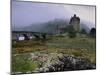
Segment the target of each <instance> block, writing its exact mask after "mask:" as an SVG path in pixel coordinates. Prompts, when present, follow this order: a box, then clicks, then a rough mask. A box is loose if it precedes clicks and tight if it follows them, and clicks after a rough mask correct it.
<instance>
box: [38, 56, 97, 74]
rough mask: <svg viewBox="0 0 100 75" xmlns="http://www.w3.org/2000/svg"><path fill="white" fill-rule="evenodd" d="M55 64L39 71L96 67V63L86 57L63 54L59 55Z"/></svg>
mask: <svg viewBox="0 0 100 75" xmlns="http://www.w3.org/2000/svg"><path fill="white" fill-rule="evenodd" d="M56 61H57V62H55V61H53V62H55V64H54V63H53V64H51V63H52V62H51V63H50V62H49V63H50V64H49V66H48V67H46V66H45V68H40V70H39V72H57V71H72V70H88V69H95V68H96V66H95V64H92V63H90V62H89V61H88V60H86V59H82V58H78V57H74V56H63V57H62V58H59V57H58V60H56Z"/></svg>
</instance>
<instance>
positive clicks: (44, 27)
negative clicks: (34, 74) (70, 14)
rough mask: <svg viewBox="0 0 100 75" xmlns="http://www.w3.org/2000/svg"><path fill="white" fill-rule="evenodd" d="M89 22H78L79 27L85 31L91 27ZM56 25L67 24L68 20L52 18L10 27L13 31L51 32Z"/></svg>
mask: <svg viewBox="0 0 100 75" xmlns="http://www.w3.org/2000/svg"><path fill="white" fill-rule="evenodd" d="M89 24H91V23H89V22H81V23H80V29H82V28H84V29H85V30H86V31H87V32H89V31H90V29H91V27H88V25H89ZM57 25H58V26H63V25H65V26H68V25H69V20H68V19H67V20H65V19H54V20H51V21H48V22H44V23H36V24H31V25H29V26H24V27H14V26H13V27H12V30H13V31H33V32H48V33H53V32H54V31H55V29H56V28H57ZM89 26H91V25H89Z"/></svg>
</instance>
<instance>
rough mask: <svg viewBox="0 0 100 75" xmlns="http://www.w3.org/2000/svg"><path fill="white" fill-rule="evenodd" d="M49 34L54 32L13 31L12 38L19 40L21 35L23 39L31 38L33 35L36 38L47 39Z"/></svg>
mask: <svg viewBox="0 0 100 75" xmlns="http://www.w3.org/2000/svg"><path fill="white" fill-rule="evenodd" d="M48 35H52V34H50V33H43V32H32V31H12V40H19V38H20V37H23V38H24V39H23V40H30V39H32V38H33V37H34V38H36V39H46V37H47V36H48Z"/></svg>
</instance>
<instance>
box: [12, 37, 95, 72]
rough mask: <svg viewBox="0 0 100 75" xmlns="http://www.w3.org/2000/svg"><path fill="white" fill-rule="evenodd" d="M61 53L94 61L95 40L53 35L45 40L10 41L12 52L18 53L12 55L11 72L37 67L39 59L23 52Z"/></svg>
mask: <svg viewBox="0 0 100 75" xmlns="http://www.w3.org/2000/svg"><path fill="white" fill-rule="evenodd" d="M35 52H37V53H40V54H42V53H45V54H49V53H58V54H59V53H62V54H66V55H74V56H76V57H81V58H85V59H87V60H89V61H91V63H94V64H95V63H96V41H95V38H80V37H77V38H68V37H62V36H55V37H52V39H49V40H46V41H44V42H43V41H40V40H39V41H35V40H30V41H19V42H16V43H14V42H12V54H13V55H15V54H19V55H17V56H13V57H12V71H13V72H19V71H21V72H27V71H34V70H35V69H36V68H38V67H39V63H40V62H39V61H34V62H33V61H31V60H28V58H30V56H29V55H25V53H35Z"/></svg>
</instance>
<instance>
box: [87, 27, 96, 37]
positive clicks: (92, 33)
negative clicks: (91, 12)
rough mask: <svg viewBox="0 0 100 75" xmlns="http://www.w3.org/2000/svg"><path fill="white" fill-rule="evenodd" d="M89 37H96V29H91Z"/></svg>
mask: <svg viewBox="0 0 100 75" xmlns="http://www.w3.org/2000/svg"><path fill="white" fill-rule="evenodd" d="M89 35H90V37H96V29H95V28H91V30H90V33H89Z"/></svg>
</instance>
